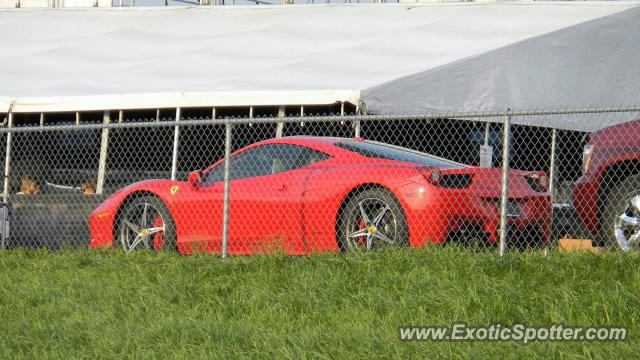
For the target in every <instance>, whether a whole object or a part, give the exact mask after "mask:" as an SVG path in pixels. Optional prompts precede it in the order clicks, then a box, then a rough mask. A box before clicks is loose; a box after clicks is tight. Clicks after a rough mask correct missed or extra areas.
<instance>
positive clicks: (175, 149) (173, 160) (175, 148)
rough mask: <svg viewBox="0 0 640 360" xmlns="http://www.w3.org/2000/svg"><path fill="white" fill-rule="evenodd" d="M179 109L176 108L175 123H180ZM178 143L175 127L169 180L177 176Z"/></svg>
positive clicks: (178, 137) (178, 131) (178, 129)
mask: <svg viewBox="0 0 640 360" xmlns="http://www.w3.org/2000/svg"><path fill="white" fill-rule="evenodd" d="M181 116H182V115H181V109H180V108H179V107H178V108H176V122H178V121H180V117H181ZM179 141H180V126H178V125H176V126H175V128H174V130H173V157H172V158H171V180H175V179H176V178H177V176H178V145H179Z"/></svg>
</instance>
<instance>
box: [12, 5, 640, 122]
mask: <svg viewBox="0 0 640 360" xmlns="http://www.w3.org/2000/svg"><path fill="white" fill-rule="evenodd" d="M638 18H640V2H638V1H632V2H627V1H619V2H579V3H578V2H533V3H528V2H515V3H514V2H505V3H495V2H491V3H477V2H475V3H437V4H388V5H386V4H357V5H356V4H334V5H296V6H291V5H287V6H218V7H197V8H190V7H184V8H182V7H181V8H176V7H171V8H151V7H146V8H111V9H46V10H42V9H39V10H36V9H15V10H14V9H10V10H2V11H0V44H3V49H4V51H3V56H2V57H0V68H1V69H3V70H2V71H1V72H0V111H6V109H8V107H9V105H10V104H13V111H16V112H49V111H83V110H106V109H141V108H161V107H176V106H251V105H314V104H330V103H334V102H336V101H349V102H352V103H356V104H357V103H359V102H361V103H363V104H365V105H366V108H367V109H368V111H369V112H372V113H381V114H393V113H404V114H408V113H416V114H418V113H421V114H427V113H433V112H446V111H455V112H462V111H487V110H495V111H504V110H505V109H506V108H512V109H513V108H521V109H525V108H526V109H530V108H560V107H564V108H567V107H572V106H573V107H584V106H589V107H597V106H612V105H617V104H635V103H637V102H638V94H640V67H638V66H637V64H638V63H640V45H639V43H638V42H637V39H638V38H640V22H639V21H637V19H638ZM585 85H586V86H585Z"/></svg>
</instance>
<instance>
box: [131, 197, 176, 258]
mask: <svg viewBox="0 0 640 360" xmlns="http://www.w3.org/2000/svg"><path fill="white" fill-rule="evenodd" d="M158 218H159V219H160V226H158V225H159V224H158V221H157V219H158ZM121 221H122V224H121V226H120V242H121V243H122V248H123V249H124V251H125V253H127V254H130V253H131V252H132V251H133V250H135V249H136V248H139V247H140V245H143V246H144V248H147V249H153V243H152V242H150V241H149V240H152V239H154V238H155V235H156V234H160V233H164V231H165V221H164V219H163V218H162V215H161V214H160V212H159V211H158V209H156V208H155V206H153V205H152V204H149V203H139V204H135V206H132V207H131V208H128V209H127V210H126V212H125V214H124V215H123V216H122V220H121Z"/></svg>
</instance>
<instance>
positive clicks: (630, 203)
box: [600, 175, 640, 251]
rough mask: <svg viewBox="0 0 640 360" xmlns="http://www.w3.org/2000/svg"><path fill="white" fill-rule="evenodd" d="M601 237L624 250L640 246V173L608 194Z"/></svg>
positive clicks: (624, 181)
mask: <svg viewBox="0 0 640 360" xmlns="http://www.w3.org/2000/svg"><path fill="white" fill-rule="evenodd" d="M602 220H603V224H602V229H601V234H600V235H601V239H603V240H605V241H606V242H607V243H608V245H613V246H614V247H615V248H617V249H619V250H622V251H633V250H637V249H638V248H639V247H640V175H634V176H630V177H628V178H626V179H625V180H623V181H621V182H619V183H618V184H616V185H615V186H614V188H613V189H611V191H610V192H609V194H608V198H607V200H606V204H605V208H604V211H603V218H602Z"/></svg>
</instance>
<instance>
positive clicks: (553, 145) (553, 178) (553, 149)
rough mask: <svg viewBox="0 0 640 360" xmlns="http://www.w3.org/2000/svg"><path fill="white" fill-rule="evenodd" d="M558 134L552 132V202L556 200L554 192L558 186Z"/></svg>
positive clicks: (550, 184)
mask: <svg viewBox="0 0 640 360" xmlns="http://www.w3.org/2000/svg"><path fill="white" fill-rule="evenodd" d="M557 137H558V133H557V131H556V129H553V130H551V155H550V156H551V160H550V161H549V162H550V164H549V192H550V193H551V202H553V199H554V196H553V195H554V190H555V186H556V180H555V179H556V171H557V170H556V146H557V141H558V140H557Z"/></svg>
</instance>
